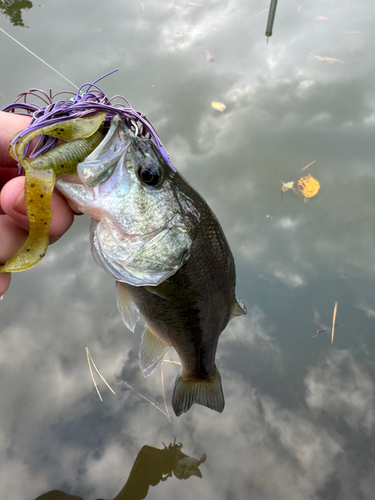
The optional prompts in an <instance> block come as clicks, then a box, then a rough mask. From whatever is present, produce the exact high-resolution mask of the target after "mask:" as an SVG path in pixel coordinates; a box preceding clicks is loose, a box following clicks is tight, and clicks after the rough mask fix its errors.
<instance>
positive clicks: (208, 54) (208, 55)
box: [206, 50, 215, 62]
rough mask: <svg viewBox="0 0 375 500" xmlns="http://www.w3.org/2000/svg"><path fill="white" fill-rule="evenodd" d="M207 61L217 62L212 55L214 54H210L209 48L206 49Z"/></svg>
mask: <svg viewBox="0 0 375 500" xmlns="http://www.w3.org/2000/svg"><path fill="white" fill-rule="evenodd" d="M206 61H207V62H215V59H214V58H213V57H212V54H210V51H209V50H206Z"/></svg>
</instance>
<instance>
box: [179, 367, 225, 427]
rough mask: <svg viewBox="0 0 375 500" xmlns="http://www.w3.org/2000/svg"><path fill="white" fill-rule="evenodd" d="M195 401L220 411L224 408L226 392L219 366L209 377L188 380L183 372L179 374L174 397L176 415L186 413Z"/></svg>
mask: <svg viewBox="0 0 375 500" xmlns="http://www.w3.org/2000/svg"><path fill="white" fill-rule="evenodd" d="M195 403H196V404H199V405H203V406H207V408H210V409H211V410H215V411H218V412H219V413H221V412H222V411H223V410H224V405H225V402H224V394H223V389H222V387H221V378H220V373H219V371H218V369H217V368H216V369H215V373H214V374H213V375H212V377H210V378H209V379H203V380H187V379H184V377H183V376H182V374H181V373H179V374H178V375H177V377H176V382H175V386H174V391H173V397H172V407H173V410H174V412H175V414H176V416H177V417H179V416H180V415H181V414H182V413H186V412H187V411H188V410H189V409H190V407H191V406H192V405H193V404H195Z"/></svg>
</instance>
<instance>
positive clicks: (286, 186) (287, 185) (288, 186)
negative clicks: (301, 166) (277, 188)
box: [281, 182, 294, 193]
mask: <svg viewBox="0 0 375 500" xmlns="http://www.w3.org/2000/svg"><path fill="white" fill-rule="evenodd" d="M281 184H282V186H281V190H282V191H283V192H284V193H285V191H289V189H293V185H294V182H282V183H281Z"/></svg>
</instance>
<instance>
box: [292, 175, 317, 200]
mask: <svg viewBox="0 0 375 500" xmlns="http://www.w3.org/2000/svg"><path fill="white" fill-rule="evenodd" d="M297 186H298V190H299V191H301V193H302V194H303V196H304V197H305V198H312V197H313V196H315V195H316V193H317V192H318V191H319V189H320V184H319V182H318V181H317V180H316V179H314V177H312V176H311V175H310V174H309V175H307V176H306V177H301V178H300V179H299V180H298V184H297Z"/></svg>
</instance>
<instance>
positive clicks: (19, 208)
mask: <svg viewBox="0 0 375 500" xmlns="http://www.w3.org/2000/svg"><path fill="white" fill-rule="evenodd" d="M13 210H14V211H15V212H18V213H19V214H22V215H26V205H25V194H24V193H23V192H22V193H21V194H20V195H19V197H18V198H17V201H16V203H15V204H14V206H13Z"/></svg>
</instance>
